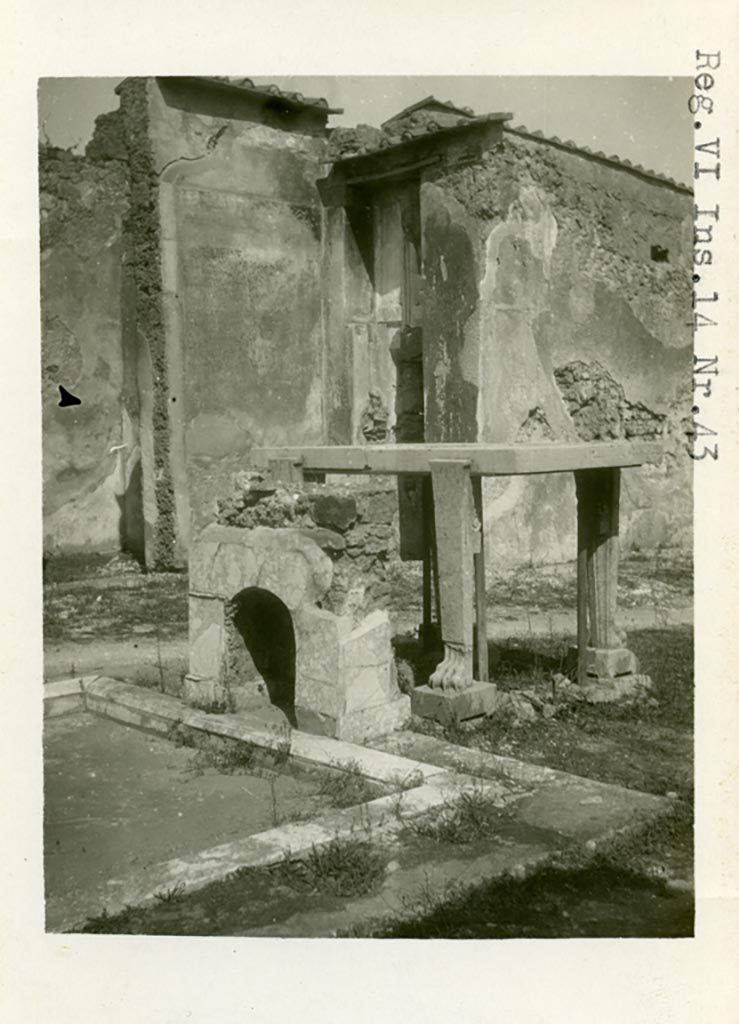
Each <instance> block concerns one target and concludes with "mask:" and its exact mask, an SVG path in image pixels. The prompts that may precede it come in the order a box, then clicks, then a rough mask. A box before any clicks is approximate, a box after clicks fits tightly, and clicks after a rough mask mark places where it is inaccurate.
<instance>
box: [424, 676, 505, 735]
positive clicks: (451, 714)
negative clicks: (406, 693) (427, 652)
mask: <svg viewBox="0 0 739 1024" xmlns="http://www.w3.org/2000/svg"><path fill="white" fill-rule="evenodd" d="M497 693H498V688H497V686H495V684H494V683H480V682H477V681H475V682H473V683H472V685H471V686H469V687H468V688H467V689H466V690H439V689H434V688H432V687H430V686H417V687H416V688H415V689H414V690H412V691H411V710H412V711H413V714H414V715H418V716H419V717H420V718H431V719H433V720H434V721H435V722H439V723H440V724H441V725H451V724H453V723H454V722H464V721H466V720H467V719H468V718H479V717H480V716H481V715H489V714H492V712H493V710H494V708H495V705H496V701H497Z"/></svg>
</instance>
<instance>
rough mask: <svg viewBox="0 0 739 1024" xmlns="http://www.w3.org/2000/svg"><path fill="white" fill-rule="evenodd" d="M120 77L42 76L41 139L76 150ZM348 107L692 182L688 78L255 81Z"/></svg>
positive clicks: (339, 121) (364, 119) (341, 119)
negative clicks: (442, 117) (498, 127)
mask: <svg viewBox="0 0 739 1024" xmlns="http://www.w3.org/2000/svg"><path fill="white" fill-rule="evenodd" d="M120 80H121V79H120V78H44V79H40V81H39V133H40V136H41V138H47V139H48V140H49V141H50V142H51V143H52V144H54V145H56V146H63V147H64V148H69V147H72V148H75V149H76V150H78V151H80V150H81V149H83V148H84V146H85V144H86V143H87V142H88V140H89V138H90V136H91V134H92V130H93V126H94V122H95V117H96V116H97V115H98V114H101V113H103V112H105V111H108V110H115V109H116V108H117V106H118V97H117V96H116V95H115V92H114V89H115V86H116V85H117V84H118V82H119V81H120ZM256 81H257V82H258V83H263V82H266V81H270V82H274V83H275V84H276V85H278V86H279V87H280V88H282V89H289V90H292V91H295V92H301V93H303V95H305V96H325V97H326V99H327V100H328V101H329V103H330V105H331V106H334V107H343V108H344V113H343V114H341V115H338V116H333V117H331V118H330V120H329V124H330V125H352V124H359V123H364V124H371V125H379V124H380V123H381V122H382V121H384V120H386V119H387V118H388V117H390V116H391V115H392V114H395V113H397V112H398V111H399V110H402V109H403V108H404V107H407V106H409V105H410V104H411V103H415V102H416V101H417V100H419V99H423V98H424V97H425V96H430V95H433V96H436V98H437V99H440V100H451V101H452V102H453V103H455V104H457V105H458V106H468V107H472V109H473V110H474V111H475V113H476V114H486V113H491V112H493V111H504V112H508V113H512V114H513V119H512V121H511V122H510V123H511V124H514V125H526V127H527V128H529V129H532V130H535V129H538V130H540V131H542V132H543V133H544V134H545V135H557V136H559V138H561V139H563V140H564V139H572V140H573V141H574V142H576V143H577V144H578V145H581V146H589V147H590V148H591V149H593V150H602V151H603V152H604V153H605V154H606V156H611V155H617V156H619V157H621V158H622V159H628V160H631V162H632V163H639V164H642V165H643V166H644V167H647V168H649V169H651V170H654V171H657V172H659V173H662V174H667V175H669V176H670V177H673V178H675V179H676V180H678V181H682V182H688V183H689V182H690V176H691V174H692V120H693V119H692V117H691V115H690V113H689V112H688V106H687V102H688V98H689V96H690V94H691V81H690V79H687V78H637V77H626V76H621V77H577V76H561V77H552V76H550V77H541V76H531V77H529V76H526V77H493V76H474V77H473V76H467V77H465V76H435V77H433V76H399V75H388V76H342V77H336V76H282V77H280V76H274V77H272V78H269V79H265V78H257V79H256Z"/></svg>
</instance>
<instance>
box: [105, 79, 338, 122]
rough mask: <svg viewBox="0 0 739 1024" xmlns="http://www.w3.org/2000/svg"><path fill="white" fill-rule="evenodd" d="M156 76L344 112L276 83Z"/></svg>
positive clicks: (300, 107) (297, 105) (301, 107)
mask: <svg viewBox="0 0 739 1024" xmlns="http://www.w3.org/2000/svg"><path fill="white" fill-rule="evenodd" d="M158 77H171V78H179V79H180V80H181V81H183V82H200V83H204V84H206V83H207V84H208V85H212V86H220V87H221V88H225V89H232V90H236V91H237V92H245V93H248V94H249V95H252V96H263V97H265V98H268V97H274V98H276V99H279V100H282V101H283V102H284V103H285V104H286V106H288V107H290V108H292V109H293V110H316V111H319V112H320V113H322V114H343V113H344V108H343V107H330V106H329V105H328V100H326V99H324V98H323V97H322V96H303V94H302V93H299V92H287V91H285V90H283V89H280V88H279V86H277V85H271V84H265V85H256V84H255V83H254V81H253V79H251V78H234V77H231V78H229V77H227V76H222V75H171V76H158ZM124 81H125V79H124ZM122 85H123V82H120V83H119V84H118V85H117V86H116V88H115V91H116V94H118V95H120V91H121V86H122Z"/></svg>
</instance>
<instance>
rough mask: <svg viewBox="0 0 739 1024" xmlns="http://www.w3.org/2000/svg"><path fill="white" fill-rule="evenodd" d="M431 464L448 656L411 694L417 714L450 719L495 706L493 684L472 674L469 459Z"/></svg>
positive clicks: (474, 538) (475, 547)
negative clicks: (423, 684) (427, 682)
mask: <svg viewBox="0 0 739 1024" xmlns="http://www.w3.org/2000/svg"><path fill="white" fill-rule="evenodd" d="M430 466H431V480H432V486H433V495H434V518H435V524H436V547H437V557H438V565H439V584H440V596H441V602H440V603H441V637H442V642H443V644H444V658H443V660H442V661H441V662H440V663H439V665H437V667H436V670H435V671H434V672H433V673H432V674H431V678H430V679H429V684H428V686H421V687H417V688H416V689H415V690H414V692H413V694H412V697H411V699H412V702H413V710H414V711H415V713H416V714H420V715H423V716H424V717H427V718H435V719H437V720H438V721H442V722H448V721H452V720H454V719H457V720H461V719H465V718H474V717H476V716H477V715H482V714H485V713H487V712H488V711H490V710H492V707H493V705H494V701H495V687H494V686H491V685H490V684H489V683H486V682H481V681H479V680H475V678H474V666H473V629H474V622H475V613H474V608H475V601H474V598H475V579H474V556H475V555H476V554H479V553H480V550H481V542H480V536H481V529H482V525H481V523H480V520H479V519H478V517H477V515H476V513H475V501H474V496H473V491H472V481H471V478H470V467H469V463H465V462H454V461H451V460H448V461H441V460H440V461H434V462H431V463H430Z"/></svg>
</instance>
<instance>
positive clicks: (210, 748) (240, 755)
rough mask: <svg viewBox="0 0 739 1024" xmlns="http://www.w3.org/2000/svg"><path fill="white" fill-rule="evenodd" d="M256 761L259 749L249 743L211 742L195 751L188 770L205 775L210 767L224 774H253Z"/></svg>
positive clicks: (194, 773)
mask: <svg viewBox="0 0 739 1024" xmlns="http://www.w3.org/2000/svg"><path fill="white" fill-rule="evenodd" d="M256 762H257V751H256V749H255V748H254V747H252V746H249V745H248V744H247V743H219V744H217V745H214V744H209V745H207V746H204V747H202V748H201V749H199V750H197V751H196V752H195V754H194V755H193V756H192V758H191V759H190V764H189V765H188V767H187V769H186V770H187V772H189V773H191V774H193V775H203V774H204V773H205V771H206V770H207V769H208V768H213V769H215V771H217V772H220V773H221V774H222V775H238V774H239V773H241V772H247V773H249V774H253V773H254V771H255V767H256Z"/></svg>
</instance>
